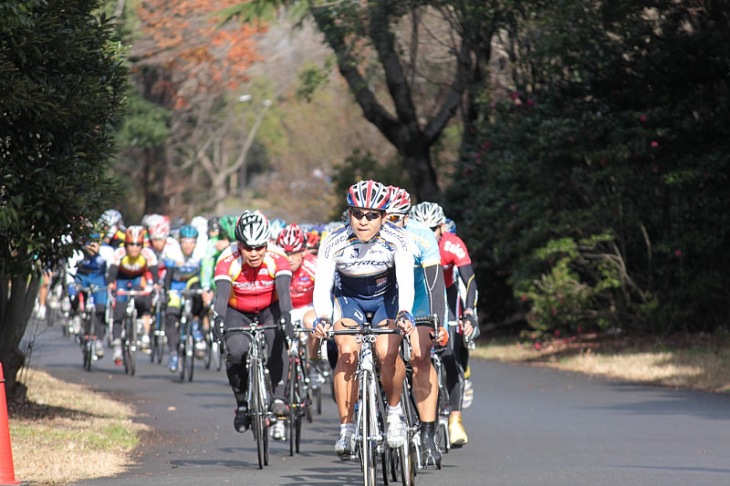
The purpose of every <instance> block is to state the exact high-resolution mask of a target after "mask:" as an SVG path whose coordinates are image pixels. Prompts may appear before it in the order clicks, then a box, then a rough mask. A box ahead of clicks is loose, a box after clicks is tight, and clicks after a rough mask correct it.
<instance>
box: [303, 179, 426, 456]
mask: <svg viewBox="0 0 730 486" xmlns="http://www.w3.org/2000/svg"><path fill="white" fill-rule="evenodd" d="M389 192H390V190H389V188H388V187H387V186H384V185H383V184H381V183H380V182H376V181H372V180H368V181H360V182H358V183H357V184H354V185H353V186H351V187H350V190H349V192H348V195H347V204H348V206H349V210H348V221H347V224H346V225H345V226H344V227H342V228H340V229H338V230H336V231H334V232H333V233H331V234H330V235H328V236H327V238H325V240H324V241H323V242H322V243H321V245H320V248H319V253H318V255H317V256H318V258H319V261H318V265H317V272H316V275H315V285H314V310H315V313H316V314H317V320H316V321H315V328H314V334H315V336H316V337H319V338H323V337H325V335H326V331H327V330H329V328H330V327H331V326H332V322H333V321H334V329H335V330H340V329H346V328H353V327H357V326H360V325H362V324H363V323H364V322H365V314H366V313H373V319H372V322H373V324H374V325H376V326H383V327H392V328H394V327H395V326H399V327H401V328H402V329H404V331H405V332H406V333H410V332H411V331H413V329H414V326H413V317H412V316H411V307H412V306H413V294H414V290H413V249H412V247H411V242H410V238H409V236H408V234H407V233H406V232H405V231H404V230H403V229H401V228H398V227H396V226H394V225H393V224H391V223H388V222H386V221H385V209H386V208H387V205H388V195H389ZM394 317H395V322H393V320H392V319H393V318H394ZM401 340H402V337H401V336H400V335H398V334H385V335H379V336H378V337H377V339H376V341H375V352H376V355H377V358H378V361H379V363H380V379H381V383H382V385H383V389H384V391H385V395H386V400H387V402H388V412H387V418H386V423H387V425H386V437H387V440H388V445H390V446H391V447H394V448H395V447H400V446H402V445H403V443H404V442H405V439H406V427H405V419H404V418H403V408H402V406H401V403H400V394H401V387H402V384H403V380H404V379H405V366H404V364H403V361H402V360H401V359H400V358H399V354H398V353H399V348H400V342H401ZM335 343H336V344H337V350H338V358H337V366H336V367H335V372H334V385H335V398H336V401H337V409H338V412H339V414H340V437H339V439H338V440H337V443H336V444H335V452H336V453H337V455H338V456H340V458H342V459H347V458H349V457H350V456H351V455H352V453H353V451H354V434H355V428H354V424H353V412H354V408H355V402H356V401H357V397H358V389H357V380H356V378H355V371H356V370H357V360H358V356H359V351H360V345H359V344H358V343H357V341H356V340H355V337H354V336H348V335H340V336H336V337H335Z"/></svg>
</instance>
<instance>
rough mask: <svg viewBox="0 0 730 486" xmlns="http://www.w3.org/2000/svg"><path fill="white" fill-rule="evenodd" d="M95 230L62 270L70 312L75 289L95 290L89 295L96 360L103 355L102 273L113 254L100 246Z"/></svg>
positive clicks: (76, 304) (75, 306) (75, 304)
mask: <svg viewBox="0 0 730 486" xmlns="http://www.w3.org/2000/svg"><path fill="white" fill-rule="evenodd" d="M100 229H101V228H99V230H100ZM99 230H95V231H94V232H93V233H92V234H91V235H90V236H89V239H88V240H87V241H86V243H85V244H84V247H83V248H82V250H81V251H80V252H76V253H74V255H73V256H72V257H71V258H70V259H69V261H68V266H67V271H66V279H67V282H66V284H67V285H68V296H69V298H70V299H71V307H72V308H73V309H74V310H77V309H78V307H79V298H78V289H79V288H80V287H87V288H90V287H92V286H94V287H96V288H97V291H96V292H94V293H93V297H94V307H95V311H94V331H93V332H94V334H95V335H96V337H97V338H98V339H97V340H96V343H95V345H94V352H95V353H96V357H97V358H101V357H103V356H104V340H103V339H102V338H103V336H104V334H105V332H106V322H105V321H104V314H105V312H106V301H107V289H106V270H107V266H108V265H109V262H110V261H111V259H112V253H114V250H112V248H111V247H110V246H108V245H102V244H101V240H102V238H103V235H102V234H101V233H100V231H99Z"/></svg>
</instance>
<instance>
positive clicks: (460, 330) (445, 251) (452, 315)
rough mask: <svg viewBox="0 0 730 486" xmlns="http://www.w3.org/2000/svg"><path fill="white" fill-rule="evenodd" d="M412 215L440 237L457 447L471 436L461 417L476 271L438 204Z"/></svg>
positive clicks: (474, 333) (473, 332) (474, 326)
mask: <svg viewBox="0 0 730 486" xmlns="http://www.w3.org/2000/svg"><path fill="white" fill-rule="evenodd" d="M411 217H413V218H414V219H416V220H418V221H421V222H422V223H425V224H426V225H427V226H429V227H430V228H431V230H432V231H433V232H434V234H435V236H436V239H438V240H439V251H440V254H441V265H442V266H443V268H444V283H445V285H446V296H447V304H448V307H449V334H450V339H449V346H448V347H447V351H446V352H445V353H444V354H443V360H444V366H445V368H446V375H447V376H446V378H447V386H448V388H449V394H450V397H451V416H450V417H449V436H450V438H451V443H452V445H454V446H455V447H460V446H463V445H465V444H466V443H467V442H468V441H469V438H468V436H467V435H466V430H465V429H464V425H463V423H462V420H461V409H462V403H463V394H464V390H463V388H464V387H463V384H464V367H462V362H461V359H460V358H461V353H462V349H464V348H465V346H464V336H467V337H468V338H469V339H476V338H477V337H478V334H479V324H478V321H477V315H476V303H477V302H476V301H477V287H476V281H475V279H474V270H473V269H472V265H471V258H470V257H469V251H468V250H467V248H466V244H465V243H464V242H463V241H462V239H461V238H459V237H458V236H456V235H455V234H453V233H450V232H448V231H447V230H446V226H445V222H446V217H445V216H444V211H443V209H442V208H441V206H439V205H438V204H436V203H432V202H422V203H420V204H417V205H415V206H413V208H411ZM455 270H456V271H458V275H459V278H460V279H461V280H462V281H463V283H464V286H465V289H466V296H465V299H464V302H463V305H462V303H461V299H460V297H459V285H458V282H457V281H456V279H455V277H454V273H455Z"/></svg>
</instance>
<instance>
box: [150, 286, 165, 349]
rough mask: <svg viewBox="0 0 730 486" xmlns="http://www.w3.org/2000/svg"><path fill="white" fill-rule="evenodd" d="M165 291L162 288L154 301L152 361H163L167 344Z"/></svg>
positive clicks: (151, 340) (151, 344)
mask: <svg viewBox="0 0 730 486" xmlns="http://www.w3.org/2000/svg"><path fill="white" fill-rule="evenodd" d="M166 298H167V297H166V295H165V292H164V291H162V290H160V291H159V292H157V293H156V294H155V298H154V300H153V302H152V307H153V308H154V311H153V313H152V325H151V326H150V331H151V332H150V333H151V336H150V363H154V362H155V361H157V364H160V363H162V357H163V356H164V354H165V346H167V335H166V334H165V306H166V302H165V299H166Z"/></svg>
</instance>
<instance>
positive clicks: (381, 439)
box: [327, 313, 401, 486]
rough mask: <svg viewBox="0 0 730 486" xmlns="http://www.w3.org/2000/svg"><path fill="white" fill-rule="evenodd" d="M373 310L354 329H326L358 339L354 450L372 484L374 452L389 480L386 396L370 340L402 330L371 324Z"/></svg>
mask: <svg viewBox="0 0 730 486" xmlns="http://www.w3.org/2000/svg"><path fill="white" fill-rule="evenodd" d="M371 319H372V314H370V313H367V314H366V320H365V323H364V324H363V325H362V326H361V327H358V328H355V329H340V330H336V331H335V330H329V331H328V333H327V334H328V337H330V338H331V337H333V336H340V335H350V336H355V340H356V341H357V342H358V343H360V355H359V359H358V363H357V371H356V375H357V379H358V388H359V389H358V395H359V396H358V401H357V403H356V404H355V453H356V455H357V456H358V457H359V459H360V467H361V470H362V474H363V484H364V485H365V486H374V485H375V481H376V469H377V464H376V462H377V455H380V462H381V466H382V468H383V481H384V482H385V484H388V464H389V462H390V458H389V457H388V456H387V454H388V451H389V448H388V447H387V444H386V443H385V431H384V421H385V400H384V398H383V392H382V388H381V386H380V382H379V380H378V376H377V370H376V365H375V361H374V359H373V343H374V342H375V339H376V337H377V336H378V335H380V334H401V330H400V329H391V328H381V327H373V325H372V322H371Z"/></svg>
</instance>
